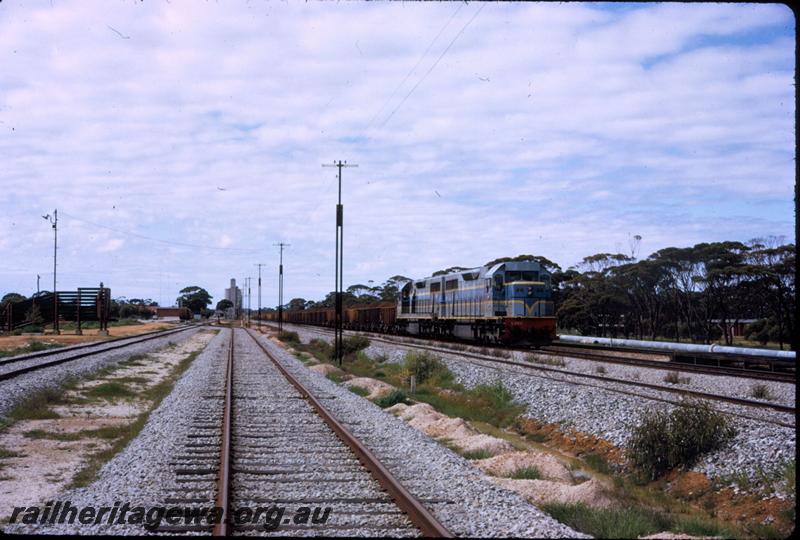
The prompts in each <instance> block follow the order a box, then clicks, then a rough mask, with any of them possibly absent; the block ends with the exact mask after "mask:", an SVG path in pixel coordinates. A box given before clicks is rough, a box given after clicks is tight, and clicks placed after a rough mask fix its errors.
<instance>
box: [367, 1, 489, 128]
mask: <svg viewBox="0 0 800 540" xmlns="http://www.w3.org/2000/svg"><path fill="white" fill-rule="evenodd" d="M485 7H486V4H481V7H480V9H479V10H478V11H476V12H475V14H474V15H473V16H472V18H471V19H470V20H468V21H467V23H466V24H465V25H464V26H462V27H461V30H459V31H458V34H456V37H454V38H453V40H452V41H451V42H450V44H449V45H448V46H447V47H446V48H445V50H444V51H442V54H440V55H439V58H437V59H436V62H434V63H433V65H432V66H431V67H430V68H429V69H428V71H427V72H426V73H425V75H423V76H422V78H421V79H420V80H419V81H417V84H415V85H414V87H413V88H412V89H411V90H410V91H409V92H408V94H406V97H404V98H403V100H402V101H401V102H400V104H399V105H398V106H397V107H395V108H394V110H393V111H392V112H391V114H389V116H388V117H387V118H386V120H384V121H383V123H382V124H381V127H383V126H385V125H386V123H387V122H388V121H389V120H391V119H392V117H393V116H394V113H396V112H397V111H398V109H400V107H402V106H403V103H405V102H406V100H407V99H408V98H409V97H410V96H411V94H413V93H414V90H416V89H417V87H418V86H419V85H420V84H422V81H424V80H425V79H426V78H427V77H428V75H430V73H431V71H433V70H434V69H435V68H436V66H437V65H439V62H440V61H441V59H442V58H444V55H445V54H447V51H449V50H450V47H452V46H453V44H454V43H455V42H456V40H458V38H459V37H461V34H463V33H464V30H466V29H467V26H469V25H470V24H471V23H472V21H474V20H475V17H477V16H478V15H480V12H481V11H483V8H485Z"/></svg>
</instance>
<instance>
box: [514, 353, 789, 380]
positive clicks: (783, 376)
mask: <svg viewBox="0 0 800 540" xmlns="http://www.w3.org/2000/svg"><path fill="white" fill-rule="evenodd" d="M511 350H516V351H528V349H511ZM536 352H537V353H539V354H549V355H552V356H564V355H569V356H573V357H576V358H583V359H586V360H596V361H599V362H609V363H613V364H624V365H630V366H636V367H643V368H655V369H667V368H669V369H671V370H673V371H681V372H686V373H702V374H705V375H725V376H727V377H742V378H747V379H758V380H762V381H774V382H786V383H795V384H796V383H797V375H796V374H795V373H792V372H774V371H764V370H763V369H747V368H732V367H723V366H708V365H699V364H688V363H684V362H679V361H664V360H648V359H646V358H631V357H625V356H622V355H623V354H637V355H649V356H654V357H659V356H661V357H664V356H669V353H668V352H667V351H658V352H654V351H650V350H639V349H628V350H625V351H618V350H616V349H608V350H603V349H600V348H598V349H597V350H587V349H586V348H584V347H580V346H574V345H570V344H559V345H552V346H546V347H542V348H541V349H539V350H537V351H536Z"/></svg>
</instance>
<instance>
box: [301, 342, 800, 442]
mask: <svg viewBox="0 0 800 540" xmlns="http://www.w3.org/2000/svg"><path fill="white" fill-rule="evenodd" d="M314 330H315V331H318V332H321V333H325V331H324V330H321V329H318V328H314ZM370 339H371V340H374V341H377V342H380V343H385V344H389V345H400V346H403V347H410V348H415V349H420V350H426V351H431V352H437V353H440V354H448V355H452V356H458V357H463V358H472V359H475V360H478V361H481V362H488V363H492V364H499V365H507V366H514V367H518V368H522V369H523V370H525V371H528V372H531V375H533V372H537V371H538V372H544V373H553V374H557V375H559V376H566V377H576V378H582V379H589V380H596V381H602V382H604V383H612V384H619V385H622V386H627V387H633V388H648V389H650V390H655V391H659V392H666V393H669V394H673V395H677V396H679V397H681V398H687V397H689V398H696V399H705V400H711V401H718V402H723V403H729V404H732V405H738V406H743V407H750V408H756V409H765V410H772V411H777V412H780V413H789V414H795V412H796V408H795V407H793V406H789V405H782V404H779V403H770V402H766V401H757V400H753V399H745V398H738V397H732V396H726V395H722V394H714V393H710V392H701V391H697V390H690V389H687V388H680V387H675V386H665V385H660V384H651V383H646V382H642V381H634V380H629V379H621V378H617V377H610V376H608V375H598V374H593V373H584V372H578V371H570V370H566V369H559V368H555V367H549V366H545V365H541V364H535V363H530V362H519V361H515V360H507V359H501V358H495V357H491V356H487V355H482V354H475V353H471V352H467V351H457V350H452V349H447V348H442V347H434V346H431V345H426V344H421V343H416V342H407V341H398V340H393V339H391V338H386V337H385V336H381V337H377V336H374V335H370ZM591 360H595V361H599V362H603V361H607V360H606V359H605V358H596V357H594V358H591ZM668 366H669V367H668ZM660 367H661V369H670V370H671V364H668V365H666V366H665V365H664V362H661V366H660ZM562 382H567V383H569V382H570V381H568V380H562ZM609 390H612V391H613V389H611V388H609ZM631 395H636V396H639V397H643V398H646V399H653V398H652V397H648V396H646V395H642V394H631ZM658 401H666V400H664V399H658ZM776 423H777V424H778V425H783V426H786V427H794V425H790V424H788V423H785V422H780V421H779V422H776Z"/></svg>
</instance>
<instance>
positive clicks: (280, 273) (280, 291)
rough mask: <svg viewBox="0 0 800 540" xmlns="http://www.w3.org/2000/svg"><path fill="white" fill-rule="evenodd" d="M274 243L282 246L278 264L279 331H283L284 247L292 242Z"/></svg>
mask: <svg viewBox="0 0 800 540" xmlns="http://www.w3.org/2000/svg"><path fill="white" fill-rule="evenodd" d="M272 245H273V246H277V247H280V248H281V258H280V263H279V264H278V332H283V248H285V247H289V246H291V244H284V243H283V242H278V243H277V244H272Z"/></svg>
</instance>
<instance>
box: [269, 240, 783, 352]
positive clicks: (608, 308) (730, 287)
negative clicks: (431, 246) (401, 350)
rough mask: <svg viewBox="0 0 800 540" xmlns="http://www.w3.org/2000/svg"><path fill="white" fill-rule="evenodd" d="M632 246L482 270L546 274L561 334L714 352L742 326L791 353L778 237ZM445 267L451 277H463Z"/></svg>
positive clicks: (389, 290)
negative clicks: (525, 268)
mask: <svg viewBox="0 0 800 540" xmlns="http://www.w3.org/2000/svg"><path fill="white" fill-rule="evenodd" d="M640 240H641V237H639V236H635V237H633V241H632V242H631V252H630V255H628V254H623V253H597V254H595V255H590V256H587V257H584V258H583V259H582V260H581V261H580V262H579V263H578V264H576V265H574V266H571V267H569V268H567V269H566V270H563V269H562V268H561V267H560V266H559V265H558V264H556V263H554V262H553V261H550V260H548V259H547V258H545V257H542V256H539V255H518V256H516V257H503V258H499V259H494V260H492V261H489V262H487V263H486V266H492V265H494V264H497V263H500V262H508V261H521V260H535V261H537V262H539V263H540V264H541V265H542V266H543V267H544V268H545V269H547V270H548V271H549V272H550V273H551V274H552V284H553V301H554V302H555V306H556V316H557V317H558V325H559V331H562V332H578V333H580V334H583V335H593V336H604V337H625V338H638V339H651V340H653V339H659V338H662V339H670V340H675V341H692V342H702V343H711V342H713V341H716V340H719V339H721V338H722V339H724V341H725V343H726V344H728V345H731V344H732V343H733V336H732V333H731V332H723V328H731V327H732V326H733V325H735V324H738V323H740V322H741V321H745V320H755V321H754V322H752V323H750V324H748V326H747V327H746V333H745V337H746V338H747V339H750V340H753V341H757V342H760V343H762V344H766V343H767V342H768V341H772V342H777V343H778V344H779V345H780V347H781V348H784V346H785V345H788V346H789V347H790V348H791V349H792V350H796V349H797V336H796V334H797V326H796V324H797V322H796V318H795V306H796V298H795V267H796V253H795V245H794V244H784V243H783V241H782V238H780V237H767V238H756V239H753V240H750V241H749V242H735V241H725V242H711V243H700V244H696V245H694V246H692V247H682V248H679V247H669V248H664V249H661V250H659V251H656V252H655V253H652V254H651V255H649V256H648V257H646V258H643V259H638V258H637V256H636V255H637V253H636V252H637V251H638V242H639V241H640ZM464 269H465V268H463V267H458V266H457V267H451V268H448V269H445V270H440V271H438V272H436V273H434V274H433V275H441V274H443V273H446V272H448V271H455V270H464ZM406 281H409V278H406V277H404V276H399V275H398V276H393V277H391V278H389V279H388V280H386V281H385V282H384V283H382V284H381V285H378V286H368V285H363V284H356V285H352V286H350V287H348V288H347V290H346V291H345V292H344V293H343V301H344V305H345V306H351V305H357V304H365V303H374V302H378V301H392V302H393V301H395V300H396V297H397V293H398V290H399V287H401V286H402V285H403V283H404V282H406ZM334 301H335V293H333V292H330V293H328V294H327V295H326V296H325V298H324V299H323V300H321V301H318V302H314V301H310V300H305V299H303V298H293V299H292V300H290V301H289V303H288V304H286V305H285V306H284V308H285V309H310V308H316V307H333V306H334Z"/></svg>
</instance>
